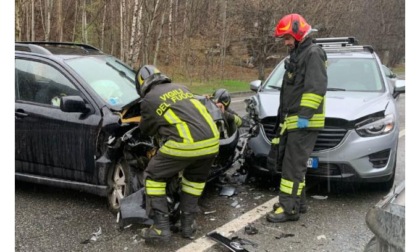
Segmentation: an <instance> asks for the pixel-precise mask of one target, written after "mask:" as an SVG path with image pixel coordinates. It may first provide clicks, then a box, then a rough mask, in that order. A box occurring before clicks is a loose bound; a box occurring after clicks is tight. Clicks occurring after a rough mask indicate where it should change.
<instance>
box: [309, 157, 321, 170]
mask: <svg viewBox="0 0 420 252" xmlns="http://www.w3.org/2000/svg"><path fill="white" fill-rule="evenodd" d="M306 167H308V168H310V169H317V168H318V158H317V157H310V158H309V159H308V162H307V163H306Z"/></svg>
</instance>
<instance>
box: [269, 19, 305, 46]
mask: <svg viewBox="0 0 420 252" xmlns="http://www.w3.org/2000/svg"><path fill="white" fill-rule="evenodd" d="M310 30H311V26H310V25H309V24H308V23H307V22H306V20H305V19H304V18H303V17H302V16H301V15H299V14H296V13H293V14H289V15H286V16H284V17H282V18H281V19H280V21H279V23H278V24H277V26H276V30H275V31H274V37H283V36H284V35H286V34H290V35H291V36H293V37H294V38H295V39H296V41H298V42H300V41H302V40H303V38H304V37H305V36H306V35H307V34H308V32H309V31H310Z"/></svg>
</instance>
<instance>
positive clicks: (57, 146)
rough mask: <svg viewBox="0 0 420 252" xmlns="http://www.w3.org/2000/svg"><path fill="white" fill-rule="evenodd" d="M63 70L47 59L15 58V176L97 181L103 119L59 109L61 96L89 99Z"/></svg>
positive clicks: (93, 111)
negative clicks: (96, 154) (99, 140)
mask: <svg viewBox="0 0 420 252" xmlns="http://www.w3.org/2000/svg"><path fill="white" fill-rule="evenodd" d="M66 73H67V72H66V71H65V69H64V68H62V67H60V66H59V65H58V64H56V63H54V62H53V61H51V60H48V59H44V58H24V57H17V58H16V59H15V77H16V81H15V86H16V87H15V92H16V94H15V98H16V99H15V171H16V172H19V173H24V174H33V175H40V176H46V177H52V178H60V179H68V180H75V181H81V182H90V181H92V177H93V173H94V167H95V150H96V147H95V146H96V136H97V135H98V130H99V123H100V121H101V116H100V113H99V111H98V109H95V107H94V106H93V104H90V107H91V111H90V112H88V113H85V114H83V113H66V112H63V111H62V110H60V107H59V103H60V99H59V98H60V96H65V95H79V96H81V97H83V98H84V100H85V101H88V100H87V95H86V94H85V93H83V92H82V89H81V88H80V86H79V85H78V84H77V83H76V81H75V79H73V78H72V77H71V76H69V75H68V74H66Z"/></svg>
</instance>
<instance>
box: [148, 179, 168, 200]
mask: <svg viewBox="0 0 420 252" xmlns="http://www.w3.org/2000/svg"><path fill="white" fill-rule="evenodd" d="M146 194H147V195H153V196H164V195H166V182H158V181H154V180H151V179H146Z"/></svg>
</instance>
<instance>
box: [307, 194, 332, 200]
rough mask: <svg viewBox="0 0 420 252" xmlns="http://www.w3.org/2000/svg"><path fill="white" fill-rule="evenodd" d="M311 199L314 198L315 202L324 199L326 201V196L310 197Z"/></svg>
mask: <svg viewBox="0 0 420 252" xmlns="http://www.w3.org/2000/svg"><path fill="white" fill-rule="evenodd" d="M311 197H312V198H314V199H317V200H326V199H328V196H320V195H312V196H311Z"/></svg>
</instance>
